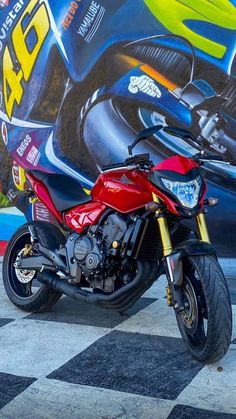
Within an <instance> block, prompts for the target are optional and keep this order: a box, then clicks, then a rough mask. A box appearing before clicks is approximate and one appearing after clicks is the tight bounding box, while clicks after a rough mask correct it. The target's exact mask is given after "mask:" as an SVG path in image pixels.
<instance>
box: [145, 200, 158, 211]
mask: <svg viewBox="0 0 236 419" xmlns="http://www.w3.org/2000/svg"><path fill="white" fill-rule="evenodd" d="M159 208H160V205H159V204H158V203H157V202H149V203H148V204H146V205H145V209H146V210H148V211H151V212H156V211H157V210H159Z"/></svg>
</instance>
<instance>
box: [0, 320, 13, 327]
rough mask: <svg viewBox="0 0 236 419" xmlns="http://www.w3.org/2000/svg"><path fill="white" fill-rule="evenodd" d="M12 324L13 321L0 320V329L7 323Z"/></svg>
mask: <svg viewBox="0 0 236 419" xmlns="http://www.w3.org/2000/svg"><path fill="white" fill-rule="evenodd" d="M11 322H14V319H7V318H6V319H0V327H2V326H5V325H6V324H8V323H11Z"/></svg>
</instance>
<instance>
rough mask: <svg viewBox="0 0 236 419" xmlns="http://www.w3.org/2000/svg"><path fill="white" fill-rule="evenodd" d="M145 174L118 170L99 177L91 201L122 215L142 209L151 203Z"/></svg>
mask: <svg viewBox="0 0 236 419" xmlns="http://www.w3.org/2000/svg"><path fill="white" fill-rule="evenodd" d="M148 186H149V183H148V181H147V174H146V173H145V172H140V171H137V170H127V169H119V170H114V171H108V172H105V173H103V174H101V175H100V176H99V178H98V179H97V181H96V183H95V185H94V187H93V190H92V197H93V201H99V202H102V203H103V204H105V205H107V206H109V207H111V208H113V209H115V210H117V211H119V212H123V213H127V212H131V211H134V210H136V209H138V208H142V207H143V206H144V205H145V204H147V203H148V202H150V201H152V193H151V191H150V189H149V187H148Z"/></svg>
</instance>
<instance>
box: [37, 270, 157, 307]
mask: <svg viewBox="0 0 236 419" xmlns="http://www.w3.org/2000/svg"><path fill="white" fill-rule="evenodd" d="M137 264H138V266H137V268H138V272H137V275H136V277H135V278H134V279H133V281H132V282H130V283H129V284H127V285H125V286H124V287H122V288H120V289H119V290H117V291H115V292H114V293H113V294H109V295H107V294H94V293H92V292H89V291H86V290H82V289H80V288H78V287H77V286H76V285H72V284H69V283H68V282H65V281H63V280H62V279H60V278H59V277H58V276H57V275H56V274H55V273H54V272H47V271H43V272H40V273H39V274H38V277H37V279H38V281H40V282H41V283H43V284H45V285H48V286H50V287H51V288H53V289H55V290H56V291H59V292H61V293H62V294H65V295H67V296H68V297H71V298H73V299H75V300H79V301H83V302H85V303H88V304H94V305H99V306H101V307H104V308H110V309H113V310H115V311H122V310H123V308H126V307H127V308H129V307H130V306H131V305H132V304H133V303H134V302H135V301H136V300H137V299H138V298H139V297H140V296H141V295H142V294H143V293H144V292H145V291H146V289H148V288H149V287H150V286H151V284H152V283H153V282H154V280H155V279H156V277H157V271H155V274H154V272H152V274H151V275H150V277H147V276H146V275H145V273H146V272H145V269H144V266H145V265H143V264H142V263H141V262H138V263H137ZM149 272H150V271H149Z"/></svg>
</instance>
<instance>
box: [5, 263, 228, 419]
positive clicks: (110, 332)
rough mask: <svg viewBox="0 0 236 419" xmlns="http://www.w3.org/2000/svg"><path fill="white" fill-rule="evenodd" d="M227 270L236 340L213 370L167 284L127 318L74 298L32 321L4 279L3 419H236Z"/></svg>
mask: <svg viewBox="0 0 236 419" xmlns="http://www.w3.org/2000/svg"><path fill="white" fill-rule="evenodd" d="M222 264H223V269H224V271H225V273H226V276H227V278H228V279H227V280H228V284H229V287H230V293H231V299H232V307H233V315H234V327H233V337H232V344H231V346H230V350H229V352H228V354H227V355H226V356H225V357H224V359H223V360H222V361H220V362H219V363H216V364H212V365H209V366H203V365H202V364H200V363H198V362H196V361H194V360H193V359H192V358H191V356H190V355H189V354H188V352H187V351H186V349H185V346H184V344H183V342H182V340H181V339H180V335H179V332H178V329H177V326H176V321H175V316H174V313H173V310H172V309H169V308H168V307H167V305H166V300H165V298H164V295H165V278H164V277H162V278H161V279H160V281H158V282H156V283H155V284H154V285H153V286H152V288H151V289H150V290H148V292H147V293H146V294H145V295H144V296H143V298H141V299H140V300H139V302H137V303H136V304H135V306H134V307H133V308H132V309H131V310H130V311H129V312H128V314H127V315H123V316H121V315H120V314H115V313H112V312H109V311H105V310H103V309H99V308H95V307H92V306H91V307H90V306H87V305H85V304H81V303H80V304H79V303H77V302H74V301H73V300H70V299H69V298H67V297H63V298H61V300H60V301H59V302H58V303H57V304H56V305H55V306H54V307H53V309H52V310H51V311H50V312H47V313H43V314H27V313H25V312H23V311H20V310H18V309H17V308H15V307H14V306H13V305H12V304H11V303H10V301H9V300H8V299H7V297H6V295H5V292H4V290H3V286H2V280H1V279H2V278H1V276H0V418H9V419H10V418H12V419H13V418H23V419H32V418H35V419H46V418H47V419H51V418H66V419H67V418H76V419H80V418H81V419H83V418H84V419H90V418H91V419H95V418H104V419H105V418H106V419H113V418H114V419H115V418H122V419H125V418H127V419H129V418H144V419H149V418H150V419H151V418H155V419H166V418H169V419H174V418H177V419H179V418H182V419H185V418H191V419H194V418H200V419H203V418H208V419H211V418H212V419H214V418H219V419H226V418H236V326H235V320H236V267H235V266H234V261H230V260H227V261H226V262H222ZM0 271H1V265H0ZM0 275H1V274H0ZM229 276H230V278H229Z"/></svg>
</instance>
